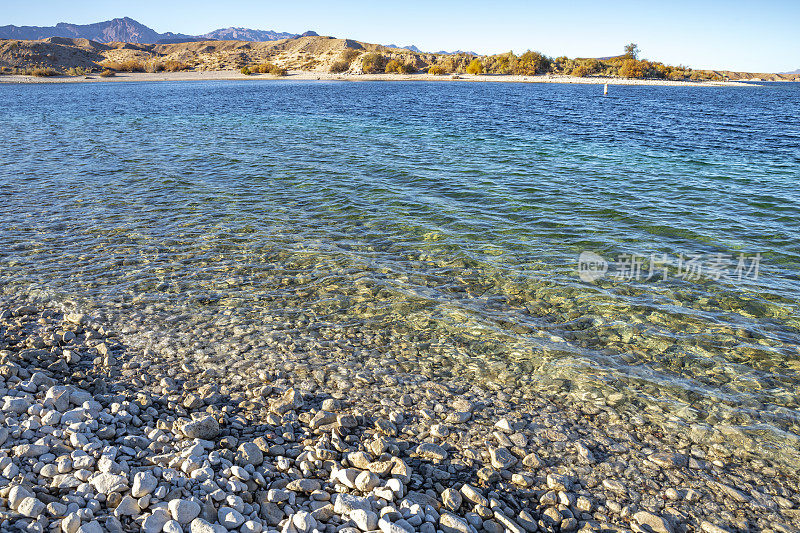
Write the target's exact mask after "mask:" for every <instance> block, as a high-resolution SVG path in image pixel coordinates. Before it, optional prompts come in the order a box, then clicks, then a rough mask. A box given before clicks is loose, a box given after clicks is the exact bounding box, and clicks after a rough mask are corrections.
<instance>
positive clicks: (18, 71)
mask: <svg viewBox="0 0 800 533" xmlns="http://www.w3.org/2000/svg"><path fill="white" fill-rule="evenodd" d="M0 74H9V75H17V76H37V77H40V78H44V77H49V76H59V75H60V74H61V73H60V72H59V71H57V70H55V69H52V68H45V67H34V68H17V67H0Z"/></svg>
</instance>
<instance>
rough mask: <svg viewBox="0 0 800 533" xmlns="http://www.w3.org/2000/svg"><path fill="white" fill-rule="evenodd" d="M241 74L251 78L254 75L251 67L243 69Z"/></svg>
mask: <svg viewBox="0 0 800 533" xmlns="http://www.w3.org/2000/svg"><path fill="white" fill-rule="evenodd" d="M240 72H241V73H242V74H244V75H245V76H249V75H250V74H252V73H253V71H252V70H250V67H242V70H241V71H240Z"/></svg>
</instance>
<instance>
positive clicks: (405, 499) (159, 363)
mask: <svg viewBox="0 0 800 533" xmlns="http://www.w3.org/2000/svg"><path fill="white" fill-rule="evenodd" d="M140 333H141V332H137V331H135V328H134V327H131V326H130V325H128V326H126V325H125V324H124V323H119V324H113V323H106V322H103V321H102V320H101V319H100V318H98V317H93V316H90V315H88V314H83V313H81V312H80V311H76V310H74V309H73V310H70V309H66V308H63V307H61V306H56V305H53V306H47V305H42V304H41V303H39V304H36V305H31V303H30V302H28V301H23V300H15V299H13V298H4V301H3V302H2V305H0V407H2V412H0V487H2V488H0V531H2V532H11V531H29V532H52V533H58V532H63V533H76V532H80V533H95V532H103V531H109V532H122V531H145V532H148V533H157V532H161V531H163V532H165V533H180V532H182V531H183V532H192V533H212V532H218V533H223V532H226V531H238V532H240V533H259V532H273V531H280V532H282V533H357V532H371V531H376V532H377V531H381V532H382V533H412V532H421V533H482V532H486V533H503V532H508V533H534V532H536V531H542V532H557V531H563V532H572V531H582V532H587V531H637V532H639V531H641V532H655V533H682V532H687V531H703V532H705V533H718V532H723V531H775V532H791V531H798V527H800V487H798V477H797V472H796V471H793V470H792V469H789V468H785V467H781V466H780V465H778V464H772V463H770V462H769V461H767V460H763V459H757V458H752V457H751V458H747V457H737V456H731V455H728V456H723V455H721V454H720V453H719V449H718V447H717V446H715V445H714V444H713V443H712V442H709V441H708V440H707V439H706V438H703V436H702V435H697V434H693V433H691V432H688V431H683V432H681V431H678V432H675V431H671V430H670V429H668V428H665V427H657V426H654V425H650V424H647V423H645V420H644V418H641V417H638V418H637V417H636V416H633V417H630V418H628V417H621V416H620V415H619V414H618V413H617V412H616V410H615V409H614V407H613V405H614V398H605V399H593V400H592V401H586V402H582V403H581V402H570V403H566V402H563V401H561V400H560V398H559V397H555V396H553V397H547V396H546V395H541V394H533V393H531V392H530V391H527V390H524V389H519V388H505V387H502V386H492V384H491V383H477V382H465V381H463V380H458V379H455V378H454V379H452V380H433V379H429V378H428V377H425V376H424V375H421V374H415V373H411V372H405V371H403V370H402V368H399V367H398V366H396V364H393V361H392V360H391V359H385V360H383V361H381V364H378V365H369V364H367V365H365V364H363V363H362V362H359V361H358V360H356V359H355V358H352V357H341V358H339V361H329V362H323V361H320V362H314V361H309V360H308V359H305V358H293V357H291V356H289V355H287V353H288V352H280V354H281V355H280V356H279V357H268V356H262V357H259V358H257V359H254V358H252V357H248V356H244V355H235V354H232V355H231V356H230V357H226V358H223V359H222V360H217V361H216V362H213V361H212V360H206V361H205V362H203V361H199V360H196V359H193V358H187V357H180V356H174V355H172V356H170V355H164V354H158V353H155V352H153V351H144V350H139V349H137V348H135V347H133V346H132V345H131V343H130V342H129V339H131V338H134V337H135V336H137V335H139V334H140ZM286 342H291V339H290V338H289V339H286ZM276 351H277V350H276ZM395 363H396V362H395Z"/></svg>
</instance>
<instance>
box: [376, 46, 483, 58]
mask: <svg viewBox="0 0 800 533" xmlns="http://www.w3.org/2000/svg"><path fill="white" fill-rule="evenodd" d="M386 46H387V47H388V48H398V49H400V50H410V51H412V52H416V53H418V54H424V53H426V52H423V51H422V50H420V49H419V48H417V47H416V46H414V45H413V44H409V45H408V46H397V45H396V44H387V45H386ZM434 53H435V54H439V55H446V56H455V55H459V54H466V55H468V56H478V55H480V54H478V53H477V52H465V51H463V50H456V51H455V52H446V51H444V50H439V51H438V52H434Z"/></svg>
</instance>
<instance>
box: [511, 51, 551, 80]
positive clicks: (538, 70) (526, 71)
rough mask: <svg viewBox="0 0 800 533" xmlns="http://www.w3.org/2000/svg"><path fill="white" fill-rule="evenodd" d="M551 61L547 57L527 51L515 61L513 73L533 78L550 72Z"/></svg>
mask: <svg viewBox="0 0 800 533" xmlns="http://www.w3.org/2000/svg"><path fill="white" fill-rule="evenodd" d="M551 64H552V61H551V59H550V58H549V57H547V56H545V55H543V54H540V53H539V52H531V51H530V50H528V51H527V52H525V53H524V54H522V55H521V56H519V58H518V59H517V62H516V66H515V68H514V73H515V74H519V75H522V76H535V75H536V74H544V73H545V72H547V71H548V70H550V66H551Z"/></svg>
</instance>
